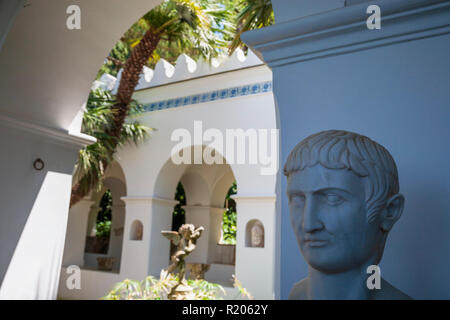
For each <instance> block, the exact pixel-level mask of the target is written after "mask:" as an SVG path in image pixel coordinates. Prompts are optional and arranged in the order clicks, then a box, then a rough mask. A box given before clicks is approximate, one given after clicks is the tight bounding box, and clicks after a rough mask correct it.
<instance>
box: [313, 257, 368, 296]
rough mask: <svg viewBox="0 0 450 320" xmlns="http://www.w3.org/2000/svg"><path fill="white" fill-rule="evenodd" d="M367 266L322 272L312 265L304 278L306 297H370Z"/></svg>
mask: <svg viewBox="0 0 450 320" xmlns="http://www.w3.org/2000/svg"><path fill="white" fill-rule="evenodd" d="M366 270H367V266H365V265H363V266H361V267H360V268H357V269H352V270H349V271H346V272H342V273H333V274H329V273H323V272H320V271H318V270H316V269H314V268H312V267H309V269H308V278H307V280H306V283H305V284H306V288H305V289H306V292H305V293H306V296H307V297H306V299H312V300H324V299H325V300H333V299H339V300H341V299H350V300H353V299H355V300H366V299H371V298H372V293H371V292H370V290H369V289H368V288H367V284H366V282H367V278H368V276H369V275H368V274H367V273H366Z"/></svg>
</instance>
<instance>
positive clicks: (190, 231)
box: [161, 224, 204, 295]
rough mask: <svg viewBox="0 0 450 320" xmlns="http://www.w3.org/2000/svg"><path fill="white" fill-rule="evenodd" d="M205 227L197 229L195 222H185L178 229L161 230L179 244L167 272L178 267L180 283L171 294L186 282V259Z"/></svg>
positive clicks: (174, 242) (171, 271)
mask: <svg viewBox="0 0 450 320" xmlns="http://www.w3.org/2000/svg"><path fill="white" fill-rule="evenodd" d="M203 230H204V228H203V227H199V228H197V229H195V226H194V225H193V224H183V225H182V226H181V227H180V229H178V232H177V231H161V233H162V235H163V236H165V237H166V238H167V239H169V240H170V241H171V242H172V243H173V244H174V245H176V246H177V250H176V252H175V254H174V255H173V256H172V257H171V259H170V260H171V261H172V263H171V264H170V265H169V267H168V269H167V274H169V273H173V272H174V271H175V270H176V269H177V268H178V284H177V285H176V286H175V287H174V288H172V290H171V293H170V295H171V294H173V292H174V291H176V289H177V287H178V286H180V285H181V284H182V283H184V282H185V279H184V275H185V272H186V265H185V261H184V260H185V259H186V257H187V256H188V255H189V254H190V253H191V252H192V251H194V249H195V247H196V244H197V240H198V238H200V236H201V235H202V232H203Z"/></svg>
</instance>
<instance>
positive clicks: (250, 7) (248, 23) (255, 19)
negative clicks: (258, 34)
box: [229, 0, 275, 55]
mask: <svg viewBox="0 0 450 320" xmlns="http://www.w3.org/2000/svg"><path fill="white" fill-rule="evenodd" d="M234 2H235V1H230V4H231V5H233V3H234ZM236 8H237V9H236V10H237V11H238V12H239V13H238V14H237V19H236V29H235V32H234V39H233V41H232V42H231V44H230V46H229V54H230V55H231V54H232V53H233V52H234V50H236V49H237V48H238V47H241V46H243V43H242V41H241V34H242V33H244V32H246V31H249V30H253V29H259V28H263V27H267V26H270V25H272V24H273V23H274V22H275V19H274V15H273V8H272V1H271V0H240V1H238V5H237V6H236Z"/></svg>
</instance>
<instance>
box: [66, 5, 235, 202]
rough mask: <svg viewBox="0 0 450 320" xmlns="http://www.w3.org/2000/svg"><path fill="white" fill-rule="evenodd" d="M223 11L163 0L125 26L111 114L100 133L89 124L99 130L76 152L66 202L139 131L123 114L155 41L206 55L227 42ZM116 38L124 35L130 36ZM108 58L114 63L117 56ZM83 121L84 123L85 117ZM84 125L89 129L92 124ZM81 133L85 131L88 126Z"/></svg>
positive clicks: (84, 188)
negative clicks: (126, 48)
mask: <svg viewBox="0 0 450 320" xmlns="http://www.w3.org/2000/svg"><path fill="white" fill-rule="evenodd" d="M228 14H229V13H228V12H227V11H226V9H225V8H224V7H223V6H221V5H219V4H218V3H216V2H215V1H211V0H165V1H164V2H163V3H162V4H161V5H159V6H158V7H156V8H154V9H153V10H151V11H149V12H148V13H147V14H146V15H145V16H144V17H143V18H141V19H140V20H139V21H138V23H137V24H136V25H135V26H133V27H132V28H131V30H130V33H131V34H133V35H135V36H136V38H135V39H131V40H132V41H133V43H132V47H133V49H132V52H131V54H130V55H129V57H128V58H127V60H126V62H125V64H124V66H123V72H122V77H121V79H120V84H119V88H118V91H117V96H116V101H115V103H114V104H113V105H112V106H111V107H110V108H109V109H111V115H112V118H108V125H103V126H102V127H101V128H102V130H101V133H100V132H95V130H93V132H94V134H93V135H94V136H96V134H100V136H101V138H102V140H101V143H96V144H93V145H92V146H89V147H87V148H85V149H83V150H82V151H81V152H80V157H79V162H78V164H77V166H76V168H77V170H78V171H77V173H76V174H75V177H74V181H77V182H76V183H75V184H74V185H73V187H72V195H71V201H70V205H71V206H73V205H74V204H76V203H77V202H78V201H80V200H81V199H82V198H83V197H85V196H86V195H87V194H88V193H89V192H90V190H91V189H92V188H93V187H95V186H96V185H97V184H98V183H99V182H101V175H102V174H103V172H104V171H105V170H106V167H107V166H108V164H109V163H110V162H111V160H112V159H113V155H114V153H115V151H116V149H117V147H118V146H119V145H120V144H121V142H123V140H124V139H125V140H126V138H129V137H131V138H132V139H135V140H136V138H137V137H139V138H141V137H140V135H141V134H143V133H144V131H142V130H137V131H136V130H134V131H133V130H132V129H138V127H130V126H128V125H127V124H126V123H125V119H126V117H127V116H128V114H129V111H130V104H131V102H132V95H133V93H134V89H135V87H136V85H137V83H138V81H139V77H140V73H141V72H142V68H143V67H144V65H146V64H147V63H148V62H149V61H151V60H152V58H155V57H154V54H155V50H156V49H157V48H158V45H160V44H162V45H164V50H165V51H166V52H170V51H171V50H172V51H173V52H177V53H178V54H179V53H181V52H183V51H185V50H187V49H190V50H191V51H193V52H195V53H196V54H197V55H198V56H202V57H203V58H205V59H206V60H208V61H211V59H212V58H213V57H215V56H217V55H219V54H220V53H221V52H222V51H223V48H225V47H226V44H227V42H226V41H225V40H224V37H223V35H224V34H226V33H227V32H228V30H229V29H230V28H231V24H230V23H228V22H227V18H228ZM122 40H125V41H130V37H128V39H126V38H125V39H122ZM153 60H154V59H153ZM114 63H118V64H120V61H119V62H117V61H114ZM96 112H99V113H103V112H106V110H105V109H101V110H100V109H99V110H96ZM108 112H109V111H108ZM99 115H100V114H99ZM102 116H104V114H103V115H102ZM87 117H89V115H87ZM85 122H86V129H88V128H87V127H88V126H89V121H85ZM93 123H95V121H94V122H93ZM90 129H91V131H92V129H94V128H90ZM141 129H142V128H141ZM127 130H128V131H129V132H128V134H130V135H128V136H126V137H124V131H125V132H127ZM86 133H87V134H90V133H89V130H88V131H86ZM134 134H137V136H135V135H134ZM137 140H139V139H137Z"/></svg>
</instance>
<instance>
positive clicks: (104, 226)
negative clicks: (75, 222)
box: [95, 220, 111, 238]
mask: <svg viewBox="0 0 450 320" xmlns="http://www.w3.org/2000/svg"><path fill="white" fill-rule="evenodd" d="M95 228H96V233H95V235H96V236H97V237H98V238H109V235H110V233H111V220H106V221H100V222H97V224H96V227H95Z"/></svg>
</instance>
